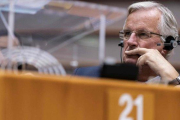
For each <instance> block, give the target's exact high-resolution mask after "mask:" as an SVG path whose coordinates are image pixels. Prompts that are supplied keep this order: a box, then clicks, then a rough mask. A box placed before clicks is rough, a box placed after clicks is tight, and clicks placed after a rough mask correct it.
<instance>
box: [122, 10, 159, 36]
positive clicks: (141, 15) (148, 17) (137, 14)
mask: <svg viewBox="0 0 180 120" xmlns="http://www.w3.org/2000/svg"><path fill="white" fill-rule="evenodd" d="M161 16H162V15H161V12H160V11H159V10H157V9H141V10H137V11H134V12H132V13H131V14H129V16H128V17H127V19H126V22H125V25H124V28H123V29H130V30H133V31H136V30H145V31H154V32H158V31H159V30H158V26H159V23H160V21H161Z"/></svg>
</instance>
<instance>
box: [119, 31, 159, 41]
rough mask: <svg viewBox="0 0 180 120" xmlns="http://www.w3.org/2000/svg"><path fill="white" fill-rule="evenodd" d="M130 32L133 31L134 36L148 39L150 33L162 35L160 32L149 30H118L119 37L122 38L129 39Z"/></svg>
mask: <svg viewBox="0 0 180 120" xmlns="http://www.w3.org/2000/svg"><path fill="white" fill-rule="evenodd" d="M132 33H135V34H136V36H137V37H138V38H139V39H148V38H151V37H152V36H151V35H152V34H154V35H158V36H162V35H160V34H157V33H153V32H149V31H130V30H123V31H120V32H119V38H120V39H122V40H129V38H130V36H131V34H132Z"/></svg>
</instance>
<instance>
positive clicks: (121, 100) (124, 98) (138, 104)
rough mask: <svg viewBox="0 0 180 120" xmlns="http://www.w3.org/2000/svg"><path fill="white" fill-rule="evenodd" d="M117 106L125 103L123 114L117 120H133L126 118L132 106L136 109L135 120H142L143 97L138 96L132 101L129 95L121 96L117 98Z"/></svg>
mask: <svg viewBox="0 0 180 120" xmlns="http://www.w3.org/2000/svg"><path fill="white" fill-rule="evenodd" d="M118 102H119V105H120V106H123V105H124V104H125V102H127V105H126V107H125V109H124V110H123V112H122V113H121V114H120V116H119V120H134V119H133V118H132V117H128V114H129V113H130V112H131V110H132V108H133V105H135V106H136V107H137V110H136V111H137V113H136V114H137V118H136V119H137V120H143V96H142V95H138V96H137V98H136V99H135V100H134V101H133V99H132V97H131V95H130V94H127V93H125V94H123V95H122V96H121V97H120V98H119V101H118Z"/></svg>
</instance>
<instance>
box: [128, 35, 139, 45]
mask: <svg viewBox="0 0 180 120" xmlns="http://www.w3.org/2000/svg"><path fill="white" fill-rule="evenodd" d="M137 40H138V38H137V36H136V34H135V33H132V34H131V36H130V38H129V40H127V44H128V46H137V45H138V43H137Z"/></svg>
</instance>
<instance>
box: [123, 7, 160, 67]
mask: <svg viewBox="0 0 180 120" xmlns="http://www.w3.org/2000/svg"><path fill="white" fill-rule="evenodd" d="M160 20H161V13H160V12H159V11H158V10H157V9H149V10H138V11H135V12H133V13H131V14H130V15H129V16H128V18H127V20H126V24H125V27H124V30H128V31H133V33H132V34H131V36H130V38H129V39H128V40H124V50H123V61H124V62H125V63H133V64H136V62H137V60H138V58H139V56H140V55H126V54H125V51H129V50H133V49H135V48H148V49H157V50H159V52H160V53H162V51H163V46H157V44H158V43H161V42H162V40H161V38H160V37H159V36H157V35H153V34H152V35H151V37H150V38H147V39H140V38H138V36H137V35H136V33H134V32H138V31H149V32H154V33H158V34H160V33H159V30H158V29H157V26H158V23H159V22H160Z"/></svg>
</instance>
